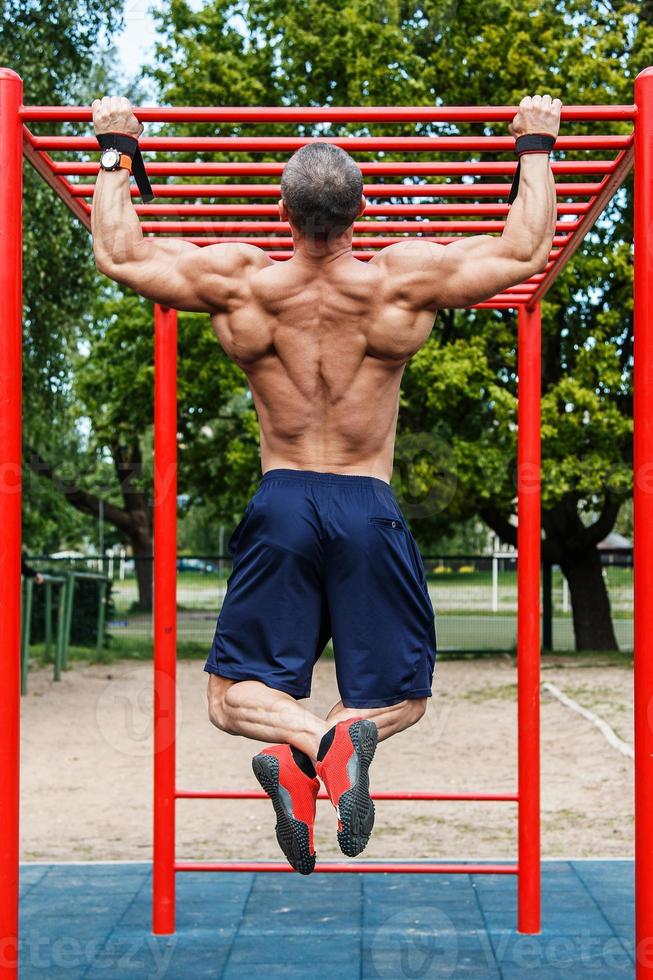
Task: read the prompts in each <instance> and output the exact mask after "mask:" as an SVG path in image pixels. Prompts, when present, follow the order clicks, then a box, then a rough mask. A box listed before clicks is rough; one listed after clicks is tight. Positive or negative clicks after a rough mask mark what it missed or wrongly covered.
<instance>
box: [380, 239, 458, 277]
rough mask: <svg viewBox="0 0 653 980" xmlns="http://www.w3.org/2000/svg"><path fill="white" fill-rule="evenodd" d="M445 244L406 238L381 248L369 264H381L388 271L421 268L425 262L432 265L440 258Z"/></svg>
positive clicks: (399, 271)
mask: <svg viewBox="0 0 653 980" xmlns="http://www.w3.org/2000/svg"><path fill="white" fill-rule="evenodd" d="M444 250H445V246H444V245H441V244H439V243H438V242H430V241H427V240H426V239H424V238H407V239H406V240H405V241H403V242H395V244H394V245H387V246H386V247H385V248H382V249H381V250H380V251H379V252H378V253H377V254H376V255H375V256H374V258H373V259H371V264H372V263H373V264H374V265H375V266H376V265H378V266H383V267H384V268H385V269H386V270H387V271H388V272H397V273H401V272H409V271H411V270H414V269H419V268H422V267H423V266H424V265H425V264H428V265H429V266H433V264H434V263H437V262H438V261H439V260H441V259H442V257H443V254H444Z"/></svg>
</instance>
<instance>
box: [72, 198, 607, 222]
mask: <svg viewBox="0 0 653 980" xmlns="http://www.w3.org/2000/svg"><path fill="white" fill-rule="evenodd" d="M80 204H81V206H82V207H83V208H85V209H86V210H87V211H88V213H89V214H90V213H91V206H90V204H87V203H86V201H81V202H80ZM588 209H589V203H588V202H586V201H575V202H574V203H573V204H568V203H566V202H564V201H559V202H558V215H563V214H569V215H582V214H585V212H586V211H587V210H588ZM134 210H135V211H136V214H137V215H139V217H163V216H166V217H178V218H182V217H183V216H184V215H186V214H187V215H192V216H196V217H199V216H201V215H207V216H214V217H221V216H222V217H227V218H230V217H259V216H260V217H272V218H277V220H278V218H279V208H278V206H277V205H276V204H136V205H135V206H134ZM509 210H510V206H509V205H508V204H489V203H488V202H487V201H484V202H483V203H482V204H480V203H478V202H476V203H470V204H368V205H367V207H366V208H365V217H366V218H376V217H382V216H387V215H390V216H393V215H405V216H406V217H417V218H419V217H433V216H441V215H446V214H450V215H455V216H458V217H460V216H462V215H465V214H468V215H475V216H479V215H480V216H488V217H505V216H506V215H507V214H508V212H509ZM570 224H571V222H570Z"/></svg>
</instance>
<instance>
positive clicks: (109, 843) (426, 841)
mask: <svg viewBox="0 0 653 980" xmlns="http://www.w3.org/2000/svg"><path fill="white" fill-rule="evenodd" d="M151 675H152V668H151V665H149V664H147V663H143V664H136V665H134V664H133V663H130V664H127V663H124V664H122V663H118V664H113V665H111V666H109V667H107V666H104V667H102V666H94V667H88V666H87V667H83V666H80V665H76V666H75V668H74V669H73V670H71V671H70V672H69V673H67V674H65V675H64V678H63V680H62V681H61V682H60V683H59V684H54V683H53V681H52V679H51V671H50V670H47V671H45V670H41V671H38V670H33V671H32V672H31V674H30V679H29V693H28V695H27V696H26V697H25V698H23V770H22V793H23V809H22V857H23V859H25V860H40V861H46V860H110V859H111V860H113V859H139V860H146V859H149V858H150V854H151V822H152V816H151V785H152V766H151V736H152V721H151V712H152V695H151ZM543 680H550V681H552V682H553V683H554V684H555V685H557V686H558V687H559V688H560V689H561V690H562V691H564V692H565V693H566V694H568V695H569V696H571V697H573V698H575V699H576V700H577V701H579V702H580V703H581V704H582V705H583V706H584V707H587V708H590V709H591V710H593V711H595V712H597V713H598V714H599V715H601V716H602V717H603V718H604V719H605V720H606V721H607V722H608V723H609V724H610V725H611V726H612V727H613V728H614V729H615V731H616V733H617V734H618V735H619V736H620V737H621V738H622V739H624V740H625V741H627V742H629V743H631V742H632V690H631V688H632V672H631V671H630V670H629V669H628V668H627V667H615V666H591V667H590V666H582V665H579V664H578V663H575V664H571V663H567V664H565V663H562V662H560V663H557V664H551V665H550V666H548V667H547V668H546V669H545V670H544V671H543ZM515 684H516V672H515V668H514V663H513V662H512V661H511V659H510V658H508V657H505V658H500V657H499V658H494V659H492V660H473V661H449V662H443V663H441V664H439V665H438V668H437V675H436V683H435V689H434V697H433V698H432V701H431V703H430V705H429V710H428V712H427V714H426V716H425V717H424V719H423V720H422V721H421V722H420V723H419V725H417V726H416V727H414V728H413V729H411V730H409V731H407V732H404V733H402V734H400V735H398V736H395V737H394V738H392V739H390V740H388V741H386V742H384V743H383V744H382V745H381V746H380V748H379V750H378V752H377V756H376V759H375V762H374V764H373V768H372V786H373V788H374V789H377V790H397V789H415V790H437V791H442V792H454V791H463V792H465V791H469V792H473V791H479V792H494V791H500V790H501V791H507V792H512V791H514V789H515V788H516V721H517V712H516V704H515V692H516V687H515ZM205 688H206V675H205V674H204V673H203V670H202V664H201V663H200V662H198V661H183V662H181V663H180V665H179V694H178V732H179V742H178V785H179V787H181V788H187V789H218V788H253V789H254V788H255V789H258V784H257V783H256V781H255V779H254V776H253V774H252V772H251V768H250V759H251V756H252V755H253V754H254V752H255V751H256V750H257V745H258V743H255V742H250V741H248V740H246V739H242V738H233V737H231V736H228V735H225V734H223V733H221V732H217V731H216V730H215V729H213V728H212V727H211V726H210V725H209V723H208V721H207V717H206V707H205ZM313 692H314V693H313V697H312V699H311V701H310V702H309V705H310V706H311V707H312V709H313V710H315V711H317V712H320V713H323V714H324V713H326V711H327V710H328V708H329V707H330V706H331V704H332V703H333V702H335V701H336V700H337V692H336V686H335V676H334V671H333V664H332V663H329V662H325V663H320V664H318V665H317V669H316V671H315V675H314V683H313ZM632 781H633V763H632V761H631V760H630V759H629V758H627V757H624V756H623V755H622V754H620V753H619V752H618V751H616V750H615V749H614V748H612V747H611V746H610V745H609V744H608V742H607V741H606V740H605V738H604V737H603V735H602V734H601V733H600V732H599V731H598V729H597V728H595V727H594V726H593V725H592V724H591V723H590V722H588V721H587V720H586V719H584V718H583V717H580V716H579V715H577V714H575V713H573V712H571V711H570V710H569V709H568V708H566V707H564V706H563V705H561V704H560V703H559V702H558V701H556V700H554V699H553V698H552V697H551V696H550V695H548V694H546V693H543V696H542V831H543V854H544V856H545V857H560V856H564V857H570V856H572V857H581V856H587V857H590V856H591V857H598V856H628V855H631V854H632V842H633V820H632ZM318 807H319V809H318V819H317V828H316V845H317V850H318V855H319V857H320V859H322V860H333V859H339V858H341V855H340V852H339V850H338V848H337V844H336V841H335V822H336V818H335V814H334V812H333V810H332V808H331V806H330V804H329V803H328V802H322V803H320V804H318ZM177 813H178V830H177V840H178V856H179V858H183V859H221V858H226V859H228V858H247V859H257V858H261V859H264V860H265V859H277V858H278V857H279V852H278V850H277V845H276V841H275V839H274V834H273V826H274V819H273V811H272V807H271V805H270V804H269V803H268V802H267V801H245V802H233V801H206V800H200V801H196V800H188V801H185V800H182V801H180V802H179V803H178V808H177ZM516 829H517V825H516V806H515V805H514V804H512V803H485V804H469V803H453V804H445V803H440V802H432V803H403V802H386V803H378V804H377V822H376V827H375V831H374V835H373V837H372V840H371V842H370V844H369V846H368V848H367V850H366V851H365V857H366V858H367V859H370V860H385V859H389V858H392V857H396V858H400V859H416V860H417V859H421V858H429V859H432V858H444V859H448V858H465V859H473V858H480V859H487V858H493V859H495V858H498V859H504V858H507V859H510V860H512V859H513V858H514V857H515V854H516Z"/></svg>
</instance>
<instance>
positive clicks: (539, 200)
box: [502, 153, 556, 267]
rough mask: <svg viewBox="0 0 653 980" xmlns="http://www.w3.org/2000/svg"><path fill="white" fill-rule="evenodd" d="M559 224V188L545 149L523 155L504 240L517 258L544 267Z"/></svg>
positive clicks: (503, 236)
mask: <svg viewBox="0 0 653 980" xmlns="http://www.w3.org/2000/svg"><path fill="white" fill-rule="evenodd" d="M555 225H556V192H555V183H554V180H553V173H552V172H551V164H550V161H549V158H548V156H547V155H546V154H545V153H527V154H525V155H524V156H522V158H521V176H520V180H519V193H518V194H517V197H516V198H515V201H514V203H513V205H512V207H511V208H510V212H509V214H508V217H507V219H506V225H505V228H504V231H503V235H502V240H503V241H504V242H505V243H506V245H508V246H509V248H510V250H511V253H512V254H513V255H514V257H515V258H516V259H519V260H520V261H523V262H529V263H530V262H532V263H533V265H534V266H538V267H544V266H545V265H546V262H547V260H548V257H549V252H550V250H551V244H552V242H553V235H554V233H555Z"/></svg>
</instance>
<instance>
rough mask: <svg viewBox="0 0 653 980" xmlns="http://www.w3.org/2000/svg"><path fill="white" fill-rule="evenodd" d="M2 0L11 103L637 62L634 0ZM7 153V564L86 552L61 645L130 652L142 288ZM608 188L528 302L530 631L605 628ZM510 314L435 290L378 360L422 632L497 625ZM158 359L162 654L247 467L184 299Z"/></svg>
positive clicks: (628, 514) (626, 633) (513, 78)
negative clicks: (167, 534) (389, 390)
mask: <svg viewBox="0 0 653 980" xmlns="http://www.w3.org/2000/svg"><path fill="white" fill-rule="evenodd" d="M3 8H4V16H3V18H2V23H1V25H0V62H2V63H3V64H5V65H9V66H11V67H13V68H15V69H16V70H17V71H19V73H20V74H21V75H22V77H23V79H24V83H25V101H26V102H27V103H34V104H63V103H68V104H89V103H90V102H91V100H92V99H94V98H96V97H98V96H102V95H105V94H120V95H127V96H129V97H130V98H131V100H132V102H133V103H134V104H137V105H143V104H154V103H156V104H162V105H165V104H176V105H263V106H265V105H270V106H273V105H307V104H316V105H328V104H333V105H361V104H362V105H366V104H367V105H419V104H433V103H438V104H445V105H447V104H449V105H456V104H476V105H484V104H490V105H491V104H516V103H517V102H519V100H520V98H521V97H522V96H523V95H524V94H525V93H528V92H540V91H549V92H551V94H553V95H556V96H559V97H561V98H562V99H563V101H564V102H566V103H568V104H583V103H596V102H605V103H630V102H632V98H633V93H632V86H633V80H634V77H635V75H636V74H637V72H638V71H639V70H641V69H642V68H643V67H645V66H646V65H647V64H651V63H653V4H651V3H649V2H616V0H614V2H611V0H606V2H592V0H589V2H588V0H582V2H581V0H559V2H555V3H554V2H550V0H544V2H538V0H502V2H500V3H497V2H490V0H475V2H471V0H425V2H409V0H407V2H400V0H381V2H376V0H375V2H371V0H350V2H345V0H335V2H330V3H326V2H322V0H252V2H248V3H246V2H240V0H232V2H228V0H206V2H201V0H194V2H190V3H189V2H186V0H161V2H159V3H157V4H154V5H152V4H151V3H150V2H149V0H126V2H125V3H124V4H123V5H121V4H120V3H118V4H116V3H115V2H114V0H68V2H66V3H63V2H48V3H45V2H42V0H4V3H3ZM481 25H482V29H481ZM552 66H553V67H552ZM477 128H478V127H477ZM34 130H35V132H37V133H38V131H39V128H38V124H36V125H35V127H34ZM156 130H157V132H165V127H156ZM182 130H183V132H184V133H186V132H187V133H188V134H189V135H192V134H193V132H194V130H193V127H192V126H190V125H188V126H185V127H179V126H176V128H175V132H177V133H180V132H181V131H182ZM268 130H269V133H270V134H272V135H285V134H290V133H291V129H290V128H289V127H284V126H283V125H279V124H275V125H270V126H269V127H267V128H266V132H267V131H268ZM373 130H374V127H367V128H366V129H365V132H366V133H369V132H372V131H373ZM53 131H54V130H53V127H52V125H51V124H49V132H53ZM66 131H68V132H71V131H79V132H82V131H84V132H86V129H85V128H84V127H82V128H80V129H79V130H75V129H74V127H71V126H70V125H68V127H67V130H66ZM221 131H224V132H225V133H227V134H229V133H232V132H234V131H235V129H234V127H233V126H224V127H223V128H222V130H221ZM295 131H296V127H294V128H293V129H292V133H293V134H294V133H295ZM360 131H361V132H363V128H362V127H361V130H360ZM410 131H411V133H412V132H414V126H412V124H411V127H410ZM458 131H459V128H458V129H457V128H456V127H453V126H450V127H449V128H448V130H447V132H452V133H453V132H458ZM484 131H485V132H486V133H488V134H489V133H491V132H496V133H497V134H499V133H500V134H501V135H503V134H504V132H505V129H504V127H503V125H502V124H501V125H499V124H495V125H494V127H492V126H486V127H485V130H484ZM575 131H576V132H579V133H580V132H584V130H583V127H582V126H576V128H575ZM611 131H614V132H619V131H620V129H619V125H618V124H617V125H614V126H613V130H611ZM624 131H626V130H625V129H624ZM203 132H206V129H203ZM340 132H345V128H344V127H340V126H339V125H337V124H333V125H331V127H325V126H324V125H323V124H322V125H315V126H313V127H311V126H309V125H306V126H304V127H302V133H303V134H305V135H329V134H331V135H334V134H339V133H340ZM346 132H348V133H350V134H354V133H355V132H357V130H355V128H353V127H351V126H349V127H347V128H346ZM384 132H386V133H389V134H391V135H402V134H404V133H407V132H408V130H407V129H403V128H402V127H401V126H400V125H393V126H387V125H386V126H385V127H384ZM429 132H431V129H430V128H429V126H428V125H423V126H421V127H420V133H421V134H422V135H428V134H429ZM443 132H444V129H443V128H442V126H441V125H439V128H438V133H443ZM55 156H56V154H55ZM182 156H183V155H182ZM182 156H180V159H182ZM362 156H363V155H361V157H362ZM187 158H188V159H192V155H191V154H188V155H187ZM220 158H221V157H220V155H219V154H215V159H216V160H219V159H220ZM241 158H242V160H247V159H251V157H249V156H248V155H247V154H241V155H239V159H241ZM442 158H443V159H445V158H446V155H445V156H443V157H442ZM570 158H573V153H572V154H570ZM89 159H95V157H94V156H93V155H91V156H89ZM257 159H259V160H260V159H263V160H265V159H276V157H275V156H274V155H270V156H269V157H266V155H265V154H263V156H261V155H260V154H257ZM25 179H26V192H25V207H24V212H25V255H24V262H25V270H24V281H25V317H24V335H25V336H24V339H25V357H24V371H25V376H24V414H25V437H24V439H25V442H24V474H23V476H24V485H25V510H24V540H25V545H26V548H27V550H28V551H29V563H30V565H31V566H32V568H33V569H35V570H37V571H40V572H42V573H46V574H49V575H51V576H54V578H57V577H59V578H61V577H62V576H64V577H65V576H66V575H70V574H71V573H72V572H73V571H77V572H84V573H86V574H89V573H91V574H93V575H99V576H101V580H100V579H86V580H82V579H80V580H79V581H78V584H77V586H76V594H77V596H78V601H79V603H80V605H79V607H78V608H79V610H81V609H82V605H81V604H84V603H85V605H84V608H86V610H87V612H86V613H84V615H82V614H81V612H79V615H76V616H75V617H74V620H75V622H76V623H77V626H75V625H74V624H73V627H72V628H73V634H72V635H71V636H70V637H69V639H70V642H71V644H72V645H71V655H72V656H77V655H88V656H89V657H90V658H91V659H92V658H93V657H101V658H107V657H117V656H120V657H122V656H125V657H132V656H136V657H149V656H150V655H151V637H152V627H151V610H152V537H153V526H152V419H153V327H152V322H153V316H152V308H151V304H149V303H148V302H146V301H145V300H142V299H141V298H139V297H137V296H135V295H134V294H132V293H129V292H128V291H125V290H122V289H121V288H120V287H118V286H117V285H116V284H114V283H112V282H110V281H108V280H107V279H106V278H104V277H103V276H101V275H100V274H99V273H98V272H97V271H96V269H95V266H94V262H93V257H92V251H91V245H90V240H89V237H88V234H87V232H86V231H85V230H84V228H82V227H81V226H80V225H79V224H78V223H77V222H76V221H75V220H74V219H72V218H71V216H70V214H69V212H68V211H67V210H66V208H65V207H64V205H63V204H62V203H61V202H60V201H59V200H57V198H56V197H55V195H53V194H52V192H51V190H50V189H49V188H48V187H47V186H46V185H45V184H44V183H43V181H41V179H40V178H39V177H38V175H36V174H35V173H34V172H33V171H31V169H30V167H29V166H26V174H25ZM168 179H169V180H173V181H174V180H178V179H181V180H183V179H184V178H175V177H172V178H168ZM217 179H218V180H219V179H220V178H217ZM389 179H390V180H392V181H393V182H395V178H389ZM488 179H492V178H488ZM481 180H483V178H481ZM631 203H632V202H631V184H630V181H628V182H627V183H626V186H625V188H624V189H623V190H622V191H620V192H619V193H618V194H617V195H616V197H615V199H614V201H613V202H612V204H611V205H610V208H609V210H608V212H606V213H605V214H604V215H603V216H602V218H601V219H600V221H599V223H598V224H597V226H596V227H595V229H594V231H593V232H592V233H591V234H590V235H589V236H588V237H587V238H586V239H585V241H584V243H583V245H582V247H581V248H580V249H579V251H578V252H577V253H576V255H575V256H574V258H573V259H572V261H571V262H570V263H569V264H568V265H567V266H566V267H565V268H564V271H563V272H562V274H561V275H560V276H559V278H558V279H557V280H556V282H555V283H554V285H553V288H552V289H551V291H550V292H549V293H548V295H547V298H546V301H545V302H544V304H543V332H544V336H543V345H544V346H543V374H542V393H543V401H542V456H543V471H542V494H543V513H542V518H543V527H544V538H543V559H544V567H543V642H544V647H545V649H547V648H548V649H555V650H558V651H561V650H565V651H572V650H577V651H585V652H587V651H604V652H605V651H616V650H621V651H624V652H626V653H628V651H630V650H631V649H632V503H631V491H632V476H631V467H632V446H631V434H632V388H631V380H632V379H631V371H632V298H631V297H632V208H631ZM516 333H517V331H516V316H515V314H514V313H513V312H511V311H489V310H476V311H464V310H456V311H442V312H441V313H440V314H439V315H438V318H437V322H436V325H435V329H434V330H433V333H432V335H431V337H430V339H429V341H428V343H427V344H426V346H425V347H424V349H423V350H422V351H420V352H419V354H418V355H417V356H416V357H415V358H414V359H413V361H412V362H411V363H410V364H409V366H408V367H407V370H406V374H405V381H404V386H403V394H402V401H401V408H400V414H399V429H398V436H397V444H396V455H395V474H394V477H393V486H394V489H395V492H396V494H397V497H398V499H399V503H400V505H401V506H402V508H403V510H404V512H405V514H406V516H407V518H408V520H409V523H410V525H411V528H412V530H413V533H414V534H415V536H416V539H417V541H418V543H419V546H420V549H421V551H422V554H423V556H424V560H425V565H426V570H427V575H428V580H429V588H430V590H431V593H432V598H433V602H434V606H435V609H436V617H437V632H438V642H439V646H440V648H441V650H443V651H445V652H450V653H460V652H474V651H476V652H478V651H480V652H483V651H485V652H489V651H498V650H501V651H508V652H510V651H514V647H515V636H516V551H515V547H516V382H517V378H516ZM179 378H180V383H179V420H178V443H179V451H180V473H179V489H180V495H179V500H178V504H179V517H180V522H179V540H178V544H179V559H178V574H179V581H178V585H179V588H178V602H179V640H180V643H179V652H180V655H181V656H184V655H190V656H198V657H199V656H202V655H203V654H204V653H205V652H206V649H207V646H208V644H209V643H210V641H211V638H212V635H213V631H214V628H215V621H216V617H217V614H218V611H219V608H220V604H221V601H222V598H223V596H224V592H225V588H226V580H227V577H228V574H229V568H230V556H229V553H228V541H229V537H230V534H231V533H232V531H233V529H234V527H235V526H236V524H237V523H238V520H239V519H240V515H241V514H242V511H243V510H244V507H245V505H246V502H247V500H248V498H249V497H250V496H251V494H252V492H253V491H254V490H255V488H256V485H257V481H258V478H259V475H260V467H259V450H258V433H257V421H256V415H255V411H254V409H253V406H252V401H251V397H250V394H249V391H248V389H247V386H246V383H245V379H244V377H243V375H242V374H241V372H240V371H239V369H238V368H237V367H235V366H234V365H233V364H231V363H230V362H229V361H228V360H227V358H226V356H225V355H224V353H223V352H222V351H221V349H220V347H219V345H218V343H217V341H216V340H215V337H214V335H213V333H212V331H211V326H210V322H209V319H208V317H206V316H199V315H192V314H182V315H181V316H180V365H179ZM104 582H106V586H105V585H104ZM45 584H46V585H47V580H46V583H45ZM28 587H29V589H30V591H31V624H30V625H29V627H28V634H29V635H28V636H27V638H26V640H27V642H28V643H31V653H32V656H33V657H35V658H37V659H40V660H43V659H45V658H46V657H53V656H54V653H53V646H54V642H53V639H52V636H50V642H49V643H47V642H46V639H47V637H46V634H47V633H48V630H49V632H50V634H52V635H54V633H56V630H57V610H58V609H59V605H58V600H57V597H56V591H57V590H56V588H51V589H49V590H46V589H44V588H41V586H40V585H33V583H32V585H31V586H28V580H26V591H27V590H28ZM98 587H101V588H102V590H103V591H102V592H101V593H98ZM48 591H49V593H50V595H49V598H48V596H46V592H48ZM84 594H86V595H87V598H86V599H85V600H83V599H82V598H80V597H83V596H84ZM98 595H99V598H100V601H101V604H103V611H102V614H101V615H99V611H98V602H97V597H98ZM61 608H62V609H63V608H64V605H63V604H62V606H61ZM82 620H88V624H87V627H86V626H85V627H84V628H81V624H82ZM98 622H99V624H100V626H99V628H100V629H101V630H102V632H103V636H102V637H101V642H97V641H98V637H97V635H96V634H94V629H95V630H96V631H97V628H98ZM48 624H49V626H48ZM75 629H78V633H77V634H75V632H74V630H75ZM105 633H106V636H105V635H104V634H105ZM48 648H49V652H46V651H47V649H48Z"/></svg>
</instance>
